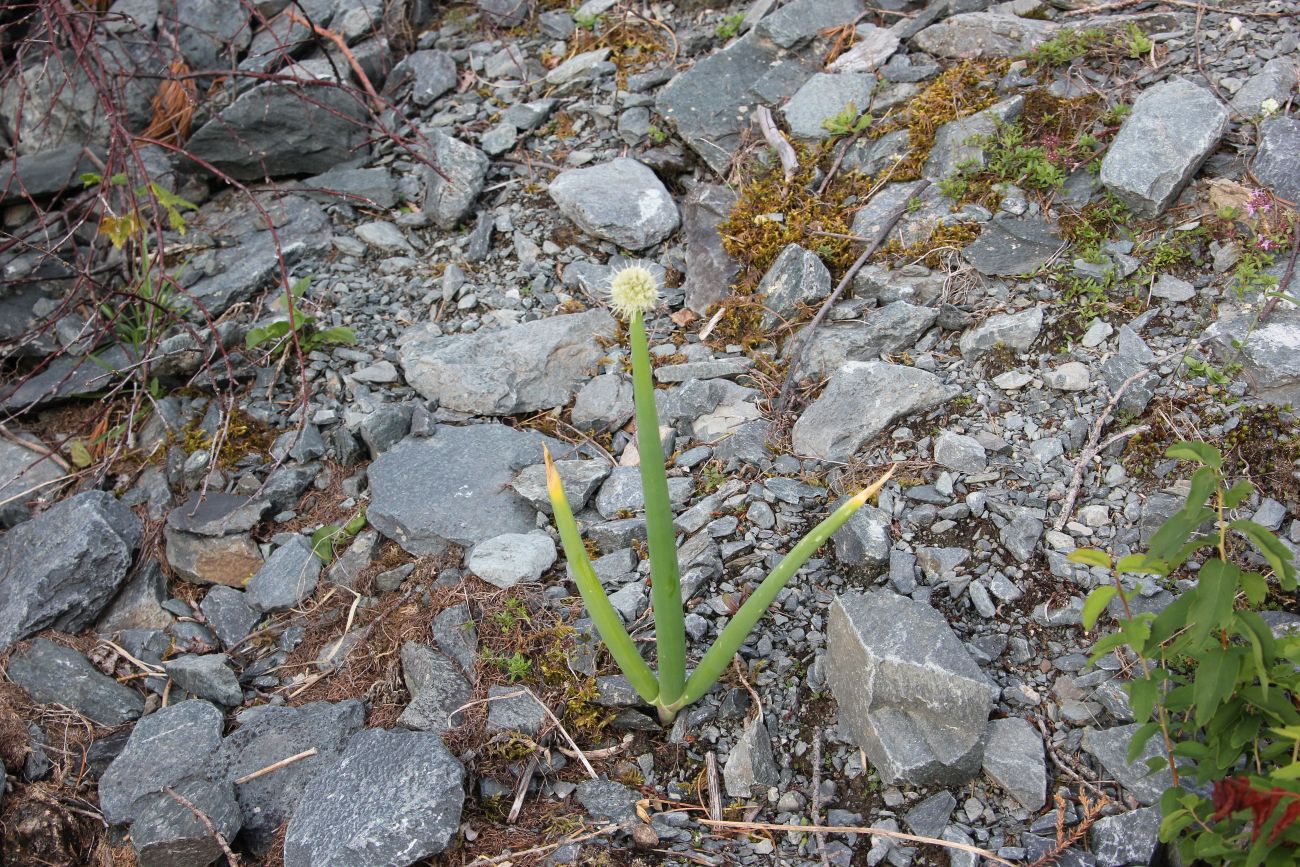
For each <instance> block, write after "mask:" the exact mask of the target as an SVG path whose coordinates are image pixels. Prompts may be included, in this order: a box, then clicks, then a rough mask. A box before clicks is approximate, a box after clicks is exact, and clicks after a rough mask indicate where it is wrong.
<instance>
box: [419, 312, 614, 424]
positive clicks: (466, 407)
mask: <svg viewBox="0 0 1300 867" xmlns="http://www.w3.org/2000/svg"><path fill="white" fill-rule="evenodd" d="M613 337H614V318H613V317H612V316H610V315H609V313H607V312H605V311H604V310H588V311H585V312H583V313H565V314H560V315H558V316H549V317H547V318H545V319H537V320H533V321H532V322H525V323H523V324H520V325H515V326H512V327H510V328H503V329H498V330H494V331H489V330H485V331H476V332H474V333H472V334H451V335H440V336H434V335H430V334H427V333H426V332H421V331H418V330H417V331H412V332H409V333H408V336H407V337H406V338H405V339H404V342H403V344H402V347H401V349H400V350H398V362H399V363H400V364H401V365H402V371H403V373H404V374H405V375H406V380H407V382H409V383H410V384H411V387H412V388H414V389H415V390H416V391H418V392H419V393H420V394H422V395H423V396H424V397H426V398H429V399H430V400H437V401H438V402H439V404H440V405H441V406H442V407H444V408H446V409H453V410H456V411H457V412H468V413H474V414H476V415H515V414H518V413H521V412H533V411H535V410H539V409H551V408H553V407H557V406H563V405H565V404H567V403H568V402H569V401H571V400H573V396H574V394H575V393H577V391H578V389H579V387H581V386H582V384H583V383H585V382H586V381H587V380H588V379H590V378H591V376H592V374H594V373H595V372H596V368H597V364H598V363H599V361H600V359H601V358H603V357H604V356H605V353H606V349H605V346H604V343H603V341H609V340H612V339H613Z"/></svg>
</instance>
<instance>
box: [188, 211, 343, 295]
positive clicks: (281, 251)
mask: <svg viewBox="0 0 1300 867" xmlns="http://www.w3.org/2000/svg"><path fill="white" fill-rule="evenodd" d="M218 205H221V206H222V207H220V208H218ZM257 205H260V207H261V209H263V210H265V211H266V212H267V213H268V214H269V215H270V217H271V221H272V222H273V223H274V224H275V237H272V235H271V232H270V230H269V229H267V227H266V220H265V218H264V217H263V216H262V211H261V210H259V209H258V207H255V206H254V203H253V202H251V201H249V200H248V198H247V197H244V196H237V197H234V198H233V199H228V200H227V199H222V200H219V201H218V203H214V204H210V205H205V206H204V208H203V210H202V211H201V212H200V218H199V219H198V220H197V221H196V220H191V221H190V222H191V226H192V227H193V228H196V229H199V230H201V231H203V232H204V233H206V234H208V235H211V236H212V237H213V240H214V243H215V244H216V246H215V248H214V249H211V250H208V251H206V252H205V253H203V254H202V255H201V256H198V257H196V260H197V261H196V263H195V264H194V266H192V267H191V268H188V269H186V270H185V271H183V272H182V274H181V277H180V281H181V284H182V285H183V286H185V287H186V288H187V289H188V290H189V293H190V294H191V295H192V296H193V297H194V299H195V301H197V302H199V303H201V304H202V305H203V306H204V307H205V308H206V309H207V311H208V313H209V314H211V315H212V316H219V315H220V314H222V313H224V312H226V310H228V309H230V307H231V305H233V304H237V303H238V302H240V301H246V300H248V299H249V298H251V297H252V296H253V295H254V294H255V293H256V292H258V291H259V290H261V289H263V288H265V287H266V286H268V285H270V284H271V283H273V282H274V281H275V280H277V279H279V274H280V268H281V267H282V266H283V267H285V268H289V267H292V266H293V265H295V264H297V263H298V262H299V261H301V260H304V259H310V258H312V257H315V256H319V255H321V254H322V253H324V252H325V251H326V250H327V249H328V248H329V243H330V238H331V236H332V234H333V232H332V231H331V229H330V222H329V218H328V217H327V216H326V215H325V211H324V210H322V209H321V206H320V205H318V204H316V203H315V202H313V201H311V200H310V199H306V198H303V197H301V196H281V197H279V198H273V197H271V196H269V195H267V194H262V195H258V197H257ZM195 223H197V225H195ZM282 255H283V257H284V258H283V260H282V259H281V256H282ZM191 281H192V282H191Z"/></svg>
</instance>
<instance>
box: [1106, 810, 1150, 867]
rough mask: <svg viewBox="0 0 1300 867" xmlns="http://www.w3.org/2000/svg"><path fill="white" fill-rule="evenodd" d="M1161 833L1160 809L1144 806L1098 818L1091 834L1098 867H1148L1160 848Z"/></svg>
mask: <svg viewBox="0 0 1300 867" xmlns="http://www.w3.org/2000/svg"><path fill="white" fill-rule="evenodd" d="M1159 832H1160V808H1159V807H1140V808H1139V809H1136V810H1131V811H1129V812H1127V813H1120V814H1119V815H1118V816H1107V817H1105V818H1104V819H1098V820H1097V821H1096V822H1095V823H1094V824H1093V826H1092V829H1091V831H1090V832H1089V835H1090V836H1089V840H1090V841H1091V842H1092V856H1093V857H1094V858H1096V859H1097V867H1146V865H1148V864H1151V863H1152V860H1153V859H1154V857H1155V854H1156V847H1157V846H1158V845H1160V833H1159Z"/></svg>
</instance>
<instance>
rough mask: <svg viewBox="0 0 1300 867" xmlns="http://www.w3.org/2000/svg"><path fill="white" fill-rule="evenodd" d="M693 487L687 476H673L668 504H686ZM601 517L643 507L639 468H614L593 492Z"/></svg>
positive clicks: (643, 500) (643, 498)
mask: <svg viewBox="0 0 1300 867" xmlns="http://www.w3.org/2000/svg"><path fill="white" fill-rule="evenodd" d="M694 490H695V482H694V480H692V479H691V478H690V477H688V476H674V477H673V478H671V479H669V480H668V503H669V505H671V506H672V507H673V508H674V509H680V508H681V507H683V506H685V505H686V501H687V500H689V499H690V498H691V493H692V492H693V491H694ZM592 505H594V506H595V507H596V511H597V512H600V514H601V516H602V517H604V518H616V517H618V515H619V513H620V512H639V511H640V510H641V509H644V508H645V493H644V491H643V490H642V488H641V468H640V467H615V468H614V469H613V470H612V471H611V472H610V474H609V477H608V478H607V479H605V483H604V484H602V485H601V486H600V490H599V491H597V492H596V499H595V502H594V503H593V504H592Z"/></svg>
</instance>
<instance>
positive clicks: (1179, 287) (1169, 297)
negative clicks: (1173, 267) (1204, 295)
mask: <svg viewBox="0 0 1300 867" xmlns="http://www.w3.org/2000/svg"><path fill="white" fill-rule="evenodd" d="M1151 294H1152V295H1154V296H1155V297H1157V298H1163V299H1164V300H1166V301H1190V300H1192V299H1193V298H1195V297H1196V287H1195V286H1193V285H1192V284H1191V283H1188V282H1187V281H1186V280H1179V279H1178V278H1177V277H1175V276H1173V275H1172V274H1161V275H1160V276H1159V277H1157V278H1156V282H1155V283H1154V284H1152V286H1151Z"/></svg>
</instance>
